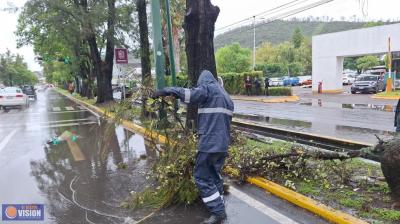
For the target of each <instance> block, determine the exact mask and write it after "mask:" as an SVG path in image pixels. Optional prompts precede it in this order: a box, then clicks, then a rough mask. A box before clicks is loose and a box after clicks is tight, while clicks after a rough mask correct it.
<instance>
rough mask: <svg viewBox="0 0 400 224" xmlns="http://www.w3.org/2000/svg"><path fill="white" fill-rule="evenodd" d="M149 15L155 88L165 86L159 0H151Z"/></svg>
mask: <svg viewBox="0 0 400 224" xmlns="http://www.w3.org/2000/svg"><path fill="white" fill-rule="evenodd" d="M151 15H152V24H153V47H154V57H155V64H156V80H157V89H162V88H164V87H165V58H164V49H163V44H162V32H161V13H160V0H151Z"/></svg>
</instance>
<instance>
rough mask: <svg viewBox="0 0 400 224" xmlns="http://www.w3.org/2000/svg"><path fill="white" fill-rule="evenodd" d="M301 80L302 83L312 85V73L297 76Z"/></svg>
mask: <svg viewBox="0 0 400 224" xmlns="http://www.w3.org/2000/svg"><path fill="white" fill-rule="evenodd" d="M297 77H298V78H299V79H300V80H299V82H300V85H302V86H303V85H307V86H308V85H311V84H312V76H311V75H302V76H297Z"/></svg>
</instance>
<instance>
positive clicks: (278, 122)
mask: <svg viewBox="0 0 400 224" xmlns="http://www.w3.org/2000/svg"><path fill="white" fill-rule="evenodd" d="M234 117H235V118H240V119H244V120H251V121H260V122H264V123H268V124H275V125H283V126H288V127H302V128H309V127H311V125H312V123H311V122H307V121H299V120H290V119H281V118H273V117H265V116H260V115H254V114H235V115H234Z"/></svg>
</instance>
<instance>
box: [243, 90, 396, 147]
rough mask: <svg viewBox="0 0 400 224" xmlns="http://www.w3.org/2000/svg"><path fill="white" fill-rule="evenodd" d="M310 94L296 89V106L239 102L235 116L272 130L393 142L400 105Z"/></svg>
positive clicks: (364, 96)
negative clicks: (389, 140)
mask: <svg viewBox="0 0 400 224" xmlns="http://www.w3.org/2000/svg"><path fill="white" fill-rule="evenodd" d="M347 88H348V87H347ZM310 91H311V90H310V89H299V88H298V87H295V90H294V93H295V94H296V95H299V96H300V97H301V100H300V101H299V102H295V103H260V102H250V101H235V113H237V114H240V115H246V114H247V115H249V114H250V115H253V116H252V117H246V116H238V118H241V119H252V120H254V121H256V122H257V123H263V124H266V125H270V126H275V127H283V128H287V129H289V130H296V131H301V132H306V133H313V134H319V135H324V136H330V137H337V138H342V139H348V140H353V141H360V142H365V143H371V144H375V143H377V138H376V137H375V135H379V136H381V137H383V138H390V137H392V136H393V135H394V134H395V133H394V127H393V122H394V109H395V105H396V103H397V101H394V100H392V101H390V100H375V99H371V98H370V97H371V95H370V94H357V95H352V94H350V93H348V92H343V93H341V94H322V95H318V94H314V95H313V94H311V92H310ZM254 115H255V116H254Z"/></svg>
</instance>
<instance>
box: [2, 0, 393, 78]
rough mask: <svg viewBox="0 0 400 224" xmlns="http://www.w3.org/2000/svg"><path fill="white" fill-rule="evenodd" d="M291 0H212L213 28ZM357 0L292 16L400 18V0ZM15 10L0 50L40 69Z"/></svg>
mask: <svg viewBox="0 0 400 224" xmlns="http://www.w3.org/2000/svg"><path fill="white" fill-rule="evenodd" d="M291 1H292V0H245V1H242V0H212V2H213V4H215V5H217V6H219V7H220V9H221V12H220V15H219V17H218V20H217V24H216V29H217V30H218V28H221V27H224V26H227V25H230V24H232V23H233V22H236V21H239V20H242V19H245V18H248V17H252V16H253V15H255V14H258V13H261V12H264V11H267V10H269V9H271V8H274V7H277V6H280V5H282V4H285V3H288V2H291ZM359 1H361V2H362V1H364V0H334V1H333V2H330V3H327V4H324V5H321V6H318V7H316V8H314V9H311V10H308V11H305V12H302V13H300V14H297V15H295V17H308V16H314V17H317V16H318V17H321V16H329V17H333V18H336V19H340V18H341V17H346V18H350V17H352V16H354V15H355V16H357V17H358V18H363V19H365V20H379V19H383V20H387V19H398V18H400V1H399V0H368V1H367V2H368V4H366V5H364V11H365V12H366V14H363V10H362V9H361V7H360V4H359ZM7 2H8V1H7V0H0V8H4V7H7ZM10 2H13V4H15V5H16V6H23V4H24V3H25V2H26V0H13V1H10ZM314 2H318V0H299V1H297V2H296V3H299V5H295V6H293V8H288V9H286V10H282V11H280V12H276V14H267V15H265V16H264V18H269V17H270V16H276V15H278V14H281V13H283V12H286V11H288V10H290V9H294V8H300V7H303V6H306V5H308V4H312V3H314ZM17 18H18V13H17V14H10V13H8V12H2V11H0V23H1V32H0V52H1V53H3V52H5V51H6V49H7V48H8V49H10V50H11V51H12V52H14V53H15V52H18V53H20V54H22V55H23V56H24V57H25V59H26V61H27V62H28V65H29V68H30V69H31V70H34V71H36V70H40V69H41V68H40V66H39V65H38V64H37V63H35V61H34V53H33V50H32V47H29V46H28V47H23V48H21V49H17V48H16V42H15V35H14V31H15V30H16V25H17Z"/></svg>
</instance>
